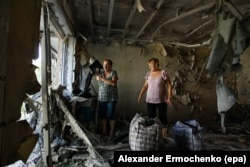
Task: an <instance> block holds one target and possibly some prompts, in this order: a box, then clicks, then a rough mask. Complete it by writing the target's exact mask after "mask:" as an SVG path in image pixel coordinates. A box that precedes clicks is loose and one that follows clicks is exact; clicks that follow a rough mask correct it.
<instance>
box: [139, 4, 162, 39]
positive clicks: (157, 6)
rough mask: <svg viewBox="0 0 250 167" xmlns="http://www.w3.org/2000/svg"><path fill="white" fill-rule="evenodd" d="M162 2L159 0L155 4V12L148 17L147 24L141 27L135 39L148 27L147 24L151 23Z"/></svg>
mask: <svg viewBox="0 0 250 167" xmlns="http://www.w3.org/2000/svg"><path fill="white" fill-rule="evenodd" d="M163 1H164V0H159V1H158V3H157V4H156V10H155V11H154V12H153V13H152V14H151V15H150V17H149V19H148V20H147V22H146V23H145V24H144V25H143V27H142V28H141V29H140V31H139V32H138V34H137V35H136V37H135V38H138V37H139V36H140V35H141V33H142V32H143V31H144V29H145V28H146V27H147V26H148V24H149V23H150V22H151V21H152V19H153V18H154V17H155V15H156V13H157V12H158V10H159V9H160V7H161V5H162V3H163Z"/></svg>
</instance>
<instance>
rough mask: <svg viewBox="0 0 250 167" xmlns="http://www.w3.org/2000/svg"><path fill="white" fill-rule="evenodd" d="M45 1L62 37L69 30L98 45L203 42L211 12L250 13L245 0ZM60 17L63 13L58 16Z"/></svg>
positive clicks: (246, 15) (244, 18)
mask: <svg viewBox="0 0 250 167" xmlns="http://www.w3.org/2000/svg"><path fill="white" fill-rule="evenodd" d="M49 4H50V9H51V14H53V15H54V16H53V17H54V18H60V19H59V20H58V19H52V20H56V21H57V26H56V27H57V29H60V30H59V32H61V33H60V36H61V37H62V38H64V37H65V36H67V35H70V34H68V33H67V32H69V30H70V31H71V32H72V34H74V35H79V36H82V37H84V38H87V39H88V40H89V41H93V42H98V43H104V44H107V43H109V42H110V41H111V40H117V41H120V42H121V43H126V44H147V43H151V42H162V43H163V44H184V45H188V46H190V45H197V44H198V45H199V44H207V43H209V40H210V38H211V33H212V32H213V31H214V29H215V27H216V23H217V22H216V21H217V19H216V18H217V17H216V13H218V12H221V11H223V12H224V13H225V15H226V14H230V15H232V16H235V17H236V18H237V19H238V20H240V21H245V22H247V23H248V19H249V16H250V3H249V2H248V1H246V0H217V1H211V0H192V1H187V0H186V1H183V0H175V1H172V0H126V1H125V0H116V1H115V0H92V1H90V0H49ZM59 9H60V10H59ZM62 16H66V17H65V19H64V20H62V19H61V18H62ZM66 23H69V26H68V27H67V26H66ZM249 27H250V24H249V23H248V25H247V28H248V29H249ZM62 30H63V31H62Z"/></svg>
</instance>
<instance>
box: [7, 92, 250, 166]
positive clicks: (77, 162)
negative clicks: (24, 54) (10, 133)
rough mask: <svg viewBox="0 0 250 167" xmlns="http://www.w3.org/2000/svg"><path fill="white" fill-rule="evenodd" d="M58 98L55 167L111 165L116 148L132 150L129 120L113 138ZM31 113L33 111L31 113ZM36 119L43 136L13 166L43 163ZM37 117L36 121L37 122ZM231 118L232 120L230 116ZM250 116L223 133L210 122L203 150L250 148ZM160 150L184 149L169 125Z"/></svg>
mask: <svg viewBox="0 0 250 167" xmlns="http://www.w3.org/2000/svg"><path fill="white" fill-rule="evenodd" d="M55 97H56V100H57V101H58V102H57V103H55V104H57V105H58V106H57V107H58V108H57V109H58V111H60V112H62V111H63V113H64V114H63V116H62V113H61V114H59V116H58V118H57V119H55V118H54V120H57V121H58V122H57V121H56V122H54V123H53V124H51V125H53V127H51V128H52V129H53V130H52V131H53V135H52V136H53V137H52V139H53V140H51V141H52V143H51V150H52V155H51V156H52V161H53V166H55V167H60V166H63V167H67V166H69V167H70V166H81V167H84V166H88V167H98V166H104V167H105V166H106V167H109V166H112V165H113V158H114V151H121V150H124V151H131V149H130V146H129V141H128V139H129V136H128V135H129V122H128V121H126V120H117V128H116V133H115V134H114V136H113V137H112V138H108V137H104V136H102V135H101V134H99V133H98V131H90V130H89V129H87V128H86V127H85V126H83V125H81V124H80V123H79V122H78V121H77V120H76V119H75V118H74V117H73V116H72V115H71V114H70V111H68V109H67V107H66V106H65V105H64V104H63V102H62V101H61V100H60V98H59V96H57V95H56V96H55ZM30 114H32V113H30ZM32 116H33V117H35V118H36V119H30V120H33V121H32V123H36V125H35V126H34V124H33V125H32V127H33V128H34V130H35V132H36V133H38V134H39V135H40V137H41V138H40V140H39V142H38V143H37V146H36V147H35V149H34V150H33V152H32V154H31V155H30V158H29V159H28V161H27V162H26V164H24V163H23V162H22V161H18V162H16V163H15V164H13V165H9V166H10V167H12V166H13V167H14V166H20V167H28V166H35V165H37V166H39V165H40V166H44V164H43V163H44V162H43V161H42V156H41V155H42V142H43V141H42V134H41V133H42V130H41V128H39V126H38V125H39V120H40V118H41V117H42V114H41V112H40V114H32ZM34 120H36V121H34ZM229 121H230V119H229ZM249 127H250V119H249V118H248V117H246V118H245V119H241V120H240V121H237V122H227V133H222V132H221V128H220V122H219V121H218V122H217V123H216V124H215V123H214V122H211V123H210V124H207V125H206V126H205V127H204V136H203V138H204V145H205V147H204V150H203V151H250V130H249ZM159 148H160V151H183V150H184V149H183V148H181V147H179V146H178V145H177V144H176V143H175V141H174V138H173V129H172V126H170V128H169V130H168V137H167V138H166V139H160V140H159Z"/></svg>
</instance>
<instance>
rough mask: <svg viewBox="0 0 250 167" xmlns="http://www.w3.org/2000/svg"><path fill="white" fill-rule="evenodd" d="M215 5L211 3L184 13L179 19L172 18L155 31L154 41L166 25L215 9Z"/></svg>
mask: <svg viewBox="0 0 250 167" xmlns="http://www.w3.org/2000/svg"><path fill="white" fill-rule="evenodd" d="M214 5H215V2H211V3H209V4H207V5H205V6H201V7H199V8H196V9H194V10H191V11H189V12H187V13H184V14H182V15H179V16H177V17H174V18H172V19H169V20H167V21H165V22H164V23H162V24H161V25H160V26H159V27H158V28H157V29H156V30H155V31H154V33H153V34H152V39H153V38H154V36H155V35H156V34H157V32H158V31H159V30H160V29H161V28H162V27H163V26H164V25H166V24H169V23H172V22H175V21H178V20H181V19H183V18H185V17H187V16H190V15H193V14H195V13H198V12H200V11H203V10H205V9H209V8H211V7H213V6H214Z"/></svg>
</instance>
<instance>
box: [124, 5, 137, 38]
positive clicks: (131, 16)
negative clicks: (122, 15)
mask: <svg viewBox="0 0 250 167" xmlns="http://www.w3.org/2000/svg"><path fill="white" fill-rule="evenodd" d="M136 9H137V3H136V1H135V2H134V5H133V7H132V9H131V11H130V13H129V17H128V20H127V22H126V25H125V27H124V30H123V33H122V38H124V37H125V36H126V32H127V30H128V27H129V25H130V23H131V20H132V18H133V17H134V15H135V12H136Z"/></svg>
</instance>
